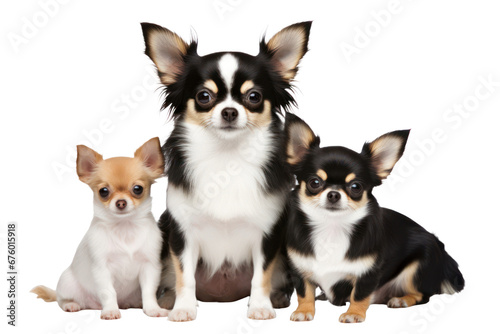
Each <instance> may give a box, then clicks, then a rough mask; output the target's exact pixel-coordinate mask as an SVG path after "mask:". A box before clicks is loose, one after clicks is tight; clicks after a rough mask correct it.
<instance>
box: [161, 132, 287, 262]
mask: <svg viewBox="0 0 500 334" xmlns="http://www.w3.org/2000/svg"><path fill="white" fill-rule="evenodd" d="M185 127H186V131H187V136H188V138H189V139H188V144H187V147H184V148H183V149H184V152H185V154H186V158H187V163H186V173H187V175H188V178H189V180H190V182H191V184H192V185H193V187H192V190H191V192H190V193H186V192H185V191H184V190H182V189H181V188H178V187H175V186H172V185H169V187H168V191H167V207H168V208H169V210H170V211H171V213H172V215H173V216H174V218H175V219H176V221H177V222H178V223H179V224H180V226H181V228H182V229H183V230H184V231H186V232H187V233H186V238H187V239H189V240H188V241H189V242H193V243H195V244H196V245H197V246H198V247H199V249H200V255H201V256H202V257H203V258H204V259H205V260H206V261H208V262H209V265H211V266H212V267H214V268H216V267H219V266H220V265H221V264H222V263H223V262H224V261H226V260H227V261H230V262H232V263H234V264H239V263H241V262H244V261H249V260H250V259H251V249H252V247H254V246H255V245H256V244H257V243H259V244H260V242H261V240H262V237H263V234H264V233H267V232H269V231H270V230H271V228H272V226H273V224H274V223H275V222H276V221H277V219H278V218H279V215H280V214H281V212H282V210H283V207H284V202H285V197H286V194H267V193H266V192H265V191H264V189H265V186H266V178H265V174H264V170H263V167H264V166H265V164H266V163H267V162H268V160H269V159H270V154H271V151H272V148H273V147H272V144H273V143H272V140H271V136H272V134H271V133H270V132H269V131H268V130H267V129H252V130H245V131H247V132H246V133H244V134H242V135H241V136H238V137H235V138H234V139H231V140H223V139H221V138H219V137H217V136H216V135H215V134H214V133H212V132H210V130H207V129H204V128H202V127H199V126H196V125H192V124H186V125H185Z"/></svg>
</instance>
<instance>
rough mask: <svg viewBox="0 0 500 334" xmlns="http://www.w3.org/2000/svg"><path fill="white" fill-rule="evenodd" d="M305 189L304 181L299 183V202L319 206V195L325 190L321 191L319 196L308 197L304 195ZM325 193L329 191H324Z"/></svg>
mask: <svg viewBox="0 0 500 334" xmlns="http://www.w3.org/2000/svg"><path fill="white" fill-rule="evenodd" d="M306 188H307V186H306V182H305V181H301V182H300V190H299V198H300V200H301V201H302V202H309V203H311V204H314V205H316V206H319V201H320V197H321V194H322V193H323V191H325V190H323V191H321V192H320V193H319V194H316V195H313V196H310V195H307V194H306ZM326 191H329V189H326Z"/></svg>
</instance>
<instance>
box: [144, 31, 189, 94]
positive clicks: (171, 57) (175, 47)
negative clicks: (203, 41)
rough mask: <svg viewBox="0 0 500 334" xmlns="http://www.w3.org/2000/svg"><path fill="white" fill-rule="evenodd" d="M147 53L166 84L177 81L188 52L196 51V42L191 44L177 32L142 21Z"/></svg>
mask: <svg viewBox="0 0 500 334" xmlns="http://www.w3.org/2000/svg"><path fill="white" fill-rule="evenodd" d="M141 26H142V33H143V35H144V42H145V43H146V51H145V53H146V55H148V56H149V58H151V60H152V61H153V62H154V63H155V65H156V68H157V69H158V75H159V77H160V80H161V82H162V83H163V84H164V85H171V84H173V83H175V82H176V81H177V78H178V76H179V74H181V73H182V70H183V68H184V65H185V64H184V61H185V59H184V58H185V56H186V55H187V54H188V52H194V53H196V45H197V43H196V42H193V43H191V45H189V44H188V43H186V42H185V41H184V40H183V39H182V38H180V37H179V36H178V35H177V34H176V33H174V32H172V31H170V30H168V29H166V28H163V27H161V26H159V25H156V24H152V23H144V22H143V23H141Z"/></svg>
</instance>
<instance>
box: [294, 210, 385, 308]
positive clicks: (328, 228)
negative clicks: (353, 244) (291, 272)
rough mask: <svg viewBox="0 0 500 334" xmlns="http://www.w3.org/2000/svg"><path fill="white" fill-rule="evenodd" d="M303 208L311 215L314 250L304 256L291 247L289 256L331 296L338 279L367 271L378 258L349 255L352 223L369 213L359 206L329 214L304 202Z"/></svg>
mask: <svg viewBox="0 0 500 334" xmlns="http://www.w3.org/2000/svg"><path fill="white" fill-rule="evenodd" d="M301 208H302V210H303V211H304V212H305V213H306V214H307V215H308V216H309V218H310V219H311V221H310V222H309V224H311V225H312V226H313V234H312V236H311V242H312V245H313V251H314V254H313V255H309V256H305V255H301V254H299V253H297V252H294V251H291V252H290V258H291V260H292V261H293V263H294V265H295V266H296V267H297V268H298V269H299V270H300V271H301V272H302V273H303V274H304V275H305V276H306V277H308V278H310V279H311V280H313V281H314V282H316V283H317V284H319V285H320V287H321V288H322V289H323V291H325V293H326V295H327V297H328V298H330V299H331V298H332V292H331V287H332V286H333V285H334V284H335V283H337V282H338V281H340V280H343V279H352V278H353V277H356V276H360V275H362V274H364V273H366V272H367V271H368V270H369V269H370V268H371V267H372V266H373V264H374V262H375V258H374V257H373V256H366V257H362V258H359V259H356V260H349V259H346V253H347V251H348V249H349V246H350V236H351V233H352V229H353V224H354V223H356V222H357V221H359V219H361V218H362V217H364V216H365V215H366V213H365V210H358V211H362V212H355V213H345V214H330V213H328V212H327V211H326V210H321V211H320V209H318V208H311V207H307V206H306V205H302V204H301ZM322 211H325V212H322Z"/></svg>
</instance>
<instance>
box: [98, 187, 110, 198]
mask: <svg viewBox="0 0 500 334" xmlns="http://www.w3.org/2000/svg"><path fill="white" fill-rule="evenodd" d="M99 196H101V197H102V198H106V197H108V196H109V189H108V188H106V187H104V188H101V189H99Z"/></svg>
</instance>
